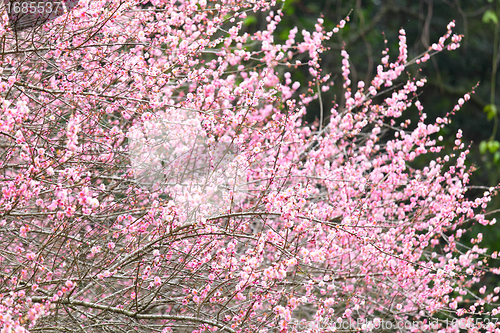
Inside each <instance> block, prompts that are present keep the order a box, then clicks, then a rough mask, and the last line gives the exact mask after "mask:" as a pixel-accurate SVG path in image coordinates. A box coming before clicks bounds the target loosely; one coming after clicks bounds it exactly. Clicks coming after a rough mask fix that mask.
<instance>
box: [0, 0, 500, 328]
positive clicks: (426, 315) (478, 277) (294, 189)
mask: <svg viewBox="0 0 500 333" xmlns="http://www.w3.org/2000/svg"><path fill="white" fill-rule="evenodd" d="M280 6H281V3H279V4H276V3H274V2H268V1H265V0H255V1H247V2H245V1H236V0H217V1H206V0H199V1H196V0H194V1H183V0H180V1H163V0H154V1H151V2H150V4H149V5H148V6H143V5H141V4H140V3H137V2H136V1H133V0H120V1H117V0H100V1H95V0H94V1H90V0H81V1H80V2H79V3H78V5H76V7H74V8H73V9H72V10H71V11H67V12H66V13H64V14H63V15H60V16H59V17H56V18H54V17H52V18H51V20H49V21H48V22H46V23H44V24H43V25H36V26H33V27H30V28H29V29H26V28H23V29H14V28H15V27H13V26H12V24H10V25H9V15H7V13H6V12H5V11H4V16H3V23H2V29H1V30H0V34H1V38H2V39H1V41H2V52H1V59H0V71H1V79H2V81H1V82H0V94H1V97H0V98H1V103H0V104H1V112H0V138H1V139H0V140H1V148H0V156H1V158H0V170H1V173H0V186H1V198H0V215H1V216H0V272H1V274H0V294H1V300H2V301H1V302H2V303H1V305H0V323H1V324H0V326H1V327H2V332H26V331H27V330H33V331H42V332H56V331H63V332H129V331H138V332H203V331H226V332H275V331H279V332H295V331H301V332H302V331H303V332H319V331H328V330H333V329H335V328H337V327H338V326H337V325H338V324H339V323H342V324H343V325H344V324H346V323H347V324H348V325H349V328H350V329H351V330H360V331H362V330H380V325H381V324H382V323H386V324H387V323H391V324H394V325H397V324H398V323H401V322H413V323H417V324H416V326H415V327H413V328H414V329H415V330H416V331H422V332H427V331H430V330H433V329H436V330H437V329H443V330H444V331H450V332H451V331H454V330H456V329H457V327H458V326H460V325H462V326H460V327H466V328H468V329H479V327H481V326H482V327H485V329H486V330H488V331H495V330H498V329H497V327H496V325H495V322H494V321H492V320H488V321H486V319H487V318H490V319H491V318H495V315H496V314H497V313H498V311H499V308H498V307H497V306H498V304H497V303H495V302H497V300H498V296H496V294H497V293H498V292H499V288H495V289H494V290H489V289H488V288H486V287H485V286H484V283H482V277H483V276H485V274H498V273H499V272H498V270H496V269H494V268H490V266H488V265H489V264H488V262H489V259H490V258H496V253H493V254H492V253H488V252H487V250H486V249H483V248H481V247H480V246H479V245H478V244H479V243H480V242H481V235H477V236H476V235H474V237H475V238H474V239H473V243H474V244H473V245H472V246H471V247H467V246H466V245H464V244H461V243H459V241H460V238H461V236H462V235H463V234H464V232H465V230H464V229H463V228H462V227H461V226H463V225H464V223H465V222H467V221H471V220H474V221H477V222H479V223H482V224H485V225H486V224H494V222H495V221H494V220H491V221H489V220H487V219H486V217H485V211H484V209H485V208H486V204H487V202H488V201H489V200H490V197H491V195H493V193H494V189H490V190H489V191H486V192H485V193H484V196H483V197H481V198H477V199H475V200H473V201H471V200H468V199H467V198H465V192H466V191H467V184H468V177H469V172H470V171H471V170H469V169H467V167H466V166H465V164H464V161H465V158H466V156H467V153H468V148H466V147H465V146H464V144H463V143H462V142H461V140H460V136H461V134H460V132H459V133H457V135H456V136H457V139H456V142H455V144H456V147H455V150H456V154H454V155H451V156H440V154H439V152H440V150H441V147H440V146H439V141H440V140H442V138H441V137H438V134H437V132H438V131H439V130H440V129H441V128H442V127H444V126H445V125H446V124H447V123H448V122H449V121H450V116H451V114H452V113H453V112H456V111H458V110H459V109H460V107H461V106H462V104H463V103H464V101H465V100H467V99H468V98H469V95H465V96H464V97H463V99H460V100H459V101H458V103H457V105H456V107H455V109H454V110H452V111H450V112H449V113H448V114H447V115H446V116H445V117H443V118H438V119H436V120H432V121H429V120H426V115H425V113H424V112H423V106H422V105H421V104H420V103H419V101H418V93H419V89H420V88H421V87H422V86H423V85H424V84H425V79H415V78H412V77H408V75H407V73H406V71H405V69H406V68H407V66H410V65H413V66H418V64H419V63H421V62H425V61H426V60H427V59H428V58H429V57H430V56H432V55H433V54H434V53H436V52H439V51H442V50H444V49H448V50H452V49H455V48H457V47H458V46H459V42H460V38H461V36H459V35H453V34H452V31H451V29H452V28H453V26H454V24H453V23H450V24H449V25H448V31H447V32H446V34H445V35H444V36H443V37H442V38H441V39H440V40H439V41H437V42H436V44H434V45H433V46H432V48H430V49H429V50H428V52H426V53H424V54H422V55H421V56H419V57H418V58H417V59H414V60H411V61H410V60H408V59H407V58H408V55H407V49H406V39H405V32H404V30H401V31H400V37H399V40H400V42H399V45H400V48H399V56H398V57H397V59H392V60H391V59H390V58H389V56H388V55H387V51H388V50H385V51H384V53H385V55H384V57H383V58H382V60H381V65H380V66H379V67H378V68H377V74H376V76H375V78H374V79H373V81H372V82H355V83H351V81H350V80H349V55H348V53H347V52H346V51H342V53H341V54H340V55H331V56H341V57H343V67H342V70H343V80H342V82H336V84H343V88H344V90H345V100H346V102H345V104H344V105H336V106H335V107H334V108H333V109H332V110H331V114H332V116H331V118H330V120H329V122H325V121H323V119H322V120H321V121H320V122H318V123H316V124H314V125H308V124H305V123H303V122H302V117H303V116H304V114H305V112H306V109H307V106H308V105H309V103H310V102H311V101H312V100H314V99H319V100H320V102H322V101H321V93H322V92H325V91H326V90H328V89H329V88H330V86H331V85H332V84H333V81H332V79H331V78H330V77H329V75H328V74H327V73H323V72H322V70H321V58H320V57H321V56H322V55H323V54H324V53H325V52H329V53H331V52H330V51H328V50H327V49H325V47H323V42H324V41H325V40H328V39H329V38H331V37H332V36H333V34H335V33H337V32H338V31H339V29H341V28H343V26H344V25H345V23H346V22H345V21H341V22H339V25H338V26H337V27H336V28H335V29H334V30H333V31H325V29H324V27H323V24H322V23H323V20H322V19H319V20H318V23H317V24H316V30H315V31H314V32H307V31H302V32H301V33H300V34H299V33H298V31H297V29H292V30H291V31H290V32H289V36H288V39H287V40H286V41H285V42H284V43H282V44H280V43H278V42H276V40H275V39H274V37H273V32H274V31H275V29H276V27H277V25H278V24H279V22H280V19H281V17H282V15H283V14H282V12H281V10H280ZM248 12H262V13H265V14H263V15H265V17H266V21H267V27H266V29H264V30H262V31H257V32H255V33H248V32H244V26H243V20H244V19H245V17H246V16H247V13H248ZM48 17H50V15H49V16H48ZM10 23H12V22H10ZM299 68H307V69H308V71H309V73H310V82H309V86H308V87H307V89H303V90H300V84H299V83H298V82H294V80H293V77H294V71H295V70H297V69H299ZM402 77H405V78H406V79H402ZM398 80H399V81H398ZM396 82H402V84H399V85H396ZM299 93H300V96H298V94H299ZM408 108H417V109H418V110H419V112H420V119H419V121H418V122H417V123H416V124H411V123H410V122H409V121H408V120H407V121H403V122H402V123H401V124H398V123H397V120H398V118H400V117H401V116H402V114H403V112H404V111H405V110H406V109H408ZM423 154H428V155H429V156H431V157H430V158H429V160H431V159H432V161H431V162H430V163H428V165H427V166H425V167H424V168H422V169H417V168H415V167H412V165H413V161H414V160H415V159H416V158H417V157H418V156H420V155H423ZM456 318H463V319H465V320H466V321H462V322H458V324H457V322H456V321H454V320H455V319H456ZM477 318H482V319H484V320H483V321H477V320H476V319H477ZM485 318H486V319H485ZM457 325H458V326H457ZM463 325H466V326H463ZM394 327H396V326H394ZM394 330H395V329H394Z"/></svg>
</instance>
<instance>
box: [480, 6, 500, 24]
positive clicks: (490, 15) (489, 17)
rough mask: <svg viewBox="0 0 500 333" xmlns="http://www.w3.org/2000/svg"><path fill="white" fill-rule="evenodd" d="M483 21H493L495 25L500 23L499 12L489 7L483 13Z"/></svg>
mask: <svg viewBox="0 0 500 333" xmlns="http://www.w3.org/2000/svg"><path fill="white" fill-rule="evenodd" d="M483 22H484V23H490V22H493V23H494V24H495V25H496V24H498V17H497V14H496V13H495V12H494V11H492V10H491V9H488V10H487V11H485V12H484V14H483Z"/></svg>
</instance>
